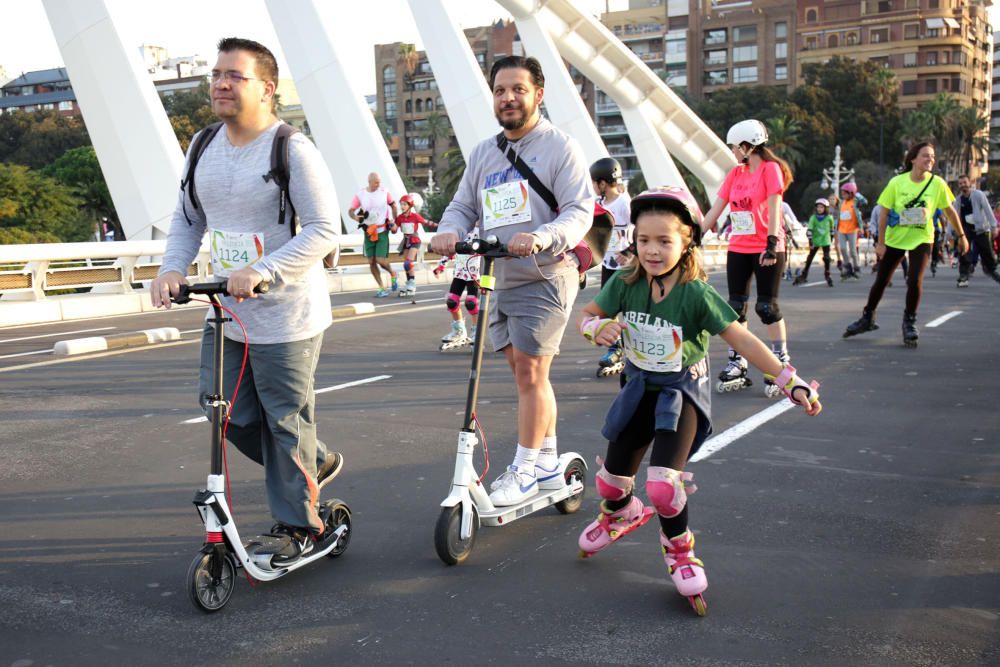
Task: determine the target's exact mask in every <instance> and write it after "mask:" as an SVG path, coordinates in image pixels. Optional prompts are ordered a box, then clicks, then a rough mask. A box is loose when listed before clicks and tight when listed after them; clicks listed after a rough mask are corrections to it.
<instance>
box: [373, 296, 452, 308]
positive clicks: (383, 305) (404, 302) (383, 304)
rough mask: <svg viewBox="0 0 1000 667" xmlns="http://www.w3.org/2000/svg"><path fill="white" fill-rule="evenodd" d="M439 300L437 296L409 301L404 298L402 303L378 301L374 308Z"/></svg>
mask: <svg viewBox="0 0 1000 667" xmlns="http://www.w3.org/2000/svg"><path fill="white" fill-rule="evenodd" d="M440 300H441V299H440V298H438V299H417V300H416V301H409V302H408V301H405V300H404V301H403V302H402V303H391V302H390V303H380V304H376V306H375V307H376V308H389V307H390V306H399V307H403V306H407V305H412V304H414V303H428V302H430V301H440Z"/></svg>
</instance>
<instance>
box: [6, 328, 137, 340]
mask: <svg viewBox="0 0 1000 667" xmlns="http://www.w3.org/2000/svg"><path fill="white" fill-rule="evenodd" d="M117 328H118V327H99V328H97V329H80V330H79V331H60V332H59V333H48V334H39V335H37V336H22V337H21V338H7V339H4V340H0V343H16V342H19V341H22V340H34V339H36V338H51V337H52V336H72V335H73V334H82V333H90V332H92V331H107V330H108V329H117Z"/></svg>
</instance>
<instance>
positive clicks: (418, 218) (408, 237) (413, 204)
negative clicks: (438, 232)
mask: <svg viewBox="0 0 1000 667" xmlns="http://www.w3.org/2000/svg"><path fill="white" fill-rule="evenodd" d="M423 203H424V199H423V197H421V196H420V195H419V194H417V193H416V192H410V193H409V194H405V195H403V196H402V197H400V198H399V205H400V207H401V208H402V209H403V212H402V213H400V214H399V215H398V216H396V225H397V226H398V227H399V231H401V232H403V243H402V253H403V270H404V271H406V285H405V286H404V287H403V289H401V290H400V291H399V296H413V295H414V294H416V293H417V279H416V278H415V277H414V275H413V260H415V259H416V258H417V251H419V250H420V236H418V235H417V231H418V230H419V225H423V226H424V228H426V229H437V225H436V224H435V223H433V222H430V221H429V220H424V216H422V215H420V207H421V206H422V205H423Z"/></svg>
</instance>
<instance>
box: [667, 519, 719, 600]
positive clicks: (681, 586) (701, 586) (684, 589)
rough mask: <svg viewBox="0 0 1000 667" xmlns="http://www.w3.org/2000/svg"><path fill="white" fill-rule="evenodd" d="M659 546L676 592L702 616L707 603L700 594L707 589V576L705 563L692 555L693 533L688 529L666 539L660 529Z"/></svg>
mask: <svg viewBox="0 0 1000 667" xmlns="http://www.w3.org/2000/svg"><path fill="white" fill-rule="evenodd" d="M660 548H661V550H662V551H663V560H664V562H666V564H667V570H668V571H669V572H670V579H671V580H672V581H673V582H674V586H676V587H677V592H678V593H680V594H681V595H683V596H684V597H686V598H687V599H688V602H690V603H691V607H692V608H693V609H694V611H695V613H696V614H698V615H699V616H704V615H705V612H706V611H707V610H708V605H707V604H706V603H705V596H704V595H702V594H703V593H704V592H705V591H706V590H707V589H708V578H707V577H706V576H705V564H704V563H702V562H701V561H700V560H698V559H697V558H695V556H694V533H692V532H691V530H690V529H689V530H685V531H684V532H683V533H681V534H680V535H678V536H677V537H673V538H670V539H668V538H667V536H666V535H664V534H663V531H662V530H661V531H660Z"/></svg>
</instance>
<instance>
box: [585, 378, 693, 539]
mask: <svg viewBox="0 0 1000 667" xmlns="http://www.w3.org/2000/svg"><path fill="white" fill-rule="evenodd" d="M657 398H659V393H658V392H652V391H648V392H646V394H645V395H644V396H643V397H642V400H641V401H640V402H639V407H638V408H637V409H636V411H635V415H633V416H632V419H631V420H630V421H629V423H628V426H626V427H625V430H624V431H622V433H621V435H620V436H618V439H617V440H615V441H614V442H609V443H608V453H607V457H606V458H605V459H604V467H605V468H606V469H607V471H608V472H609V473H611V474H612V475H620V476H622V477H633V476H634V475H635V474H636V473H637V472H638V471H639V466H640V465H641V464H642V459H643V457H644V456H645V455H646V450H647V449H649V445H650V443H652V445H653V451H652V452H650V454H649V465H651V466H661V467H664V468H673V469H674V470H684V465H685V464H686V463H687V460H688V457H689V456H690V454H691V446H692V445H693V444H694V437H695V434H696V433H697V431H698V411H697V410H695V408H694V405H692V404H691V403H690V402H689V401H688V400H687V399H684V403H683V406H682V407H681V416H680V419H679V420H678V422H677V430H676V431H657V430H656V400H657ZM630 498H631V496H629V497H628V498H624V499H623V500H621V501H618V502H615V503H612V502H610V501H609V502H608V507H609V508H610V509H620V508H621V507H624V506H625V505H626V504H627V503H628V501H629V500H630ZM687 525H688V508H687V505H685V506H684V509H683V510H681V513H680V514H678V515H677V516H675V517H671V518H669V519H668V518H666V517H663V516H661V517H660V528H662V529H663V534H664V535H666V536H667V537H676V536H678V535H680V534H681V533H683V532H684V531H685V530H687Z"/></svg>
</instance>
